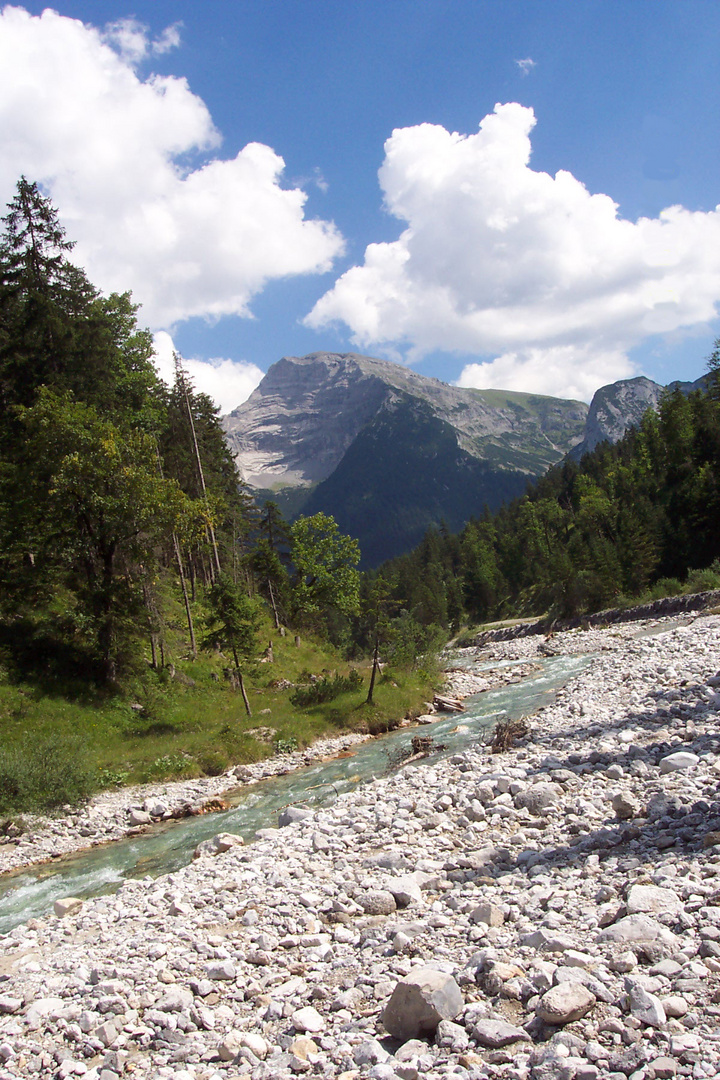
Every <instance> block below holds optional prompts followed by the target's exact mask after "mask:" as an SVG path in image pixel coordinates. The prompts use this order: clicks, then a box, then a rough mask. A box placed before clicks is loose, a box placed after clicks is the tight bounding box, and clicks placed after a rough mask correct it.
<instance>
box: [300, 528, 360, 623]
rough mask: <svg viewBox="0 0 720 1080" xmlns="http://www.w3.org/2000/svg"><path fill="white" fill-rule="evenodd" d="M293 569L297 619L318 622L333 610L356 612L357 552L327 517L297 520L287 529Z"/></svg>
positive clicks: (346, 612)
mask: <svg viewBox="0 0 720 1080" xmlns="http://www.w3.org/2000/svg"><path fill="white" fill-rule="evenodd" d="M290 540H291V548H290V554H291V558H292V562H293V565H294V567H295V582H294V587H293V600H294V604H295V609H296V612H297V613H298V614H299V615H300V616H305V617H308V618H310V619H311V620H312V618H313V616H319V617H320V618H321V619H322V618H325V619H327V617H328V616H329V615H330V614H331V613H332V611H333V610H335V611H338V612H340V613H341V614H343V615H351V614H353V613H354V612H355V611H357V608H358V603H359V593H360V574H359V572H358V569H357V565H358V563H359V561H360V548H359V546H358V543H357V540H353V538H352V537H350V536H345V535H344V534H343V533H341V532H340V530H339V529H338V526H337V523H336V522H335V520H334V519H333V518H332V517H329V516H328V515H327V514H314V515H313V516H312V517H300V518H298V519H297V521H296V522H295V523H294V524H293V525H292V526H291V529H290Z"/></svg>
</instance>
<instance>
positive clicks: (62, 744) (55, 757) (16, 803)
mask: <svg viewBox="0 0 720 1080" xmlns="http://www.w3.org/2000/svg"><path fill="white" fill-rule="evenodd" d="M94 779H95V778H94V777H93V774H92V771H91V770H90V768H89V767H88V765H87V762H86V759H85V755H84V752H83V748H82V746H81V744H80V743H79V742H77V741H74V740H72V741H61V740H60V739H47V740H45V741H43V742H36V741H35V740H33V739H30V738H25V739H23V741H22V742H21V743H19V744H18V745H17V746H10V747H7V748H5V749H3V750H1V751H0V813H7V812H9V811H13V810H35V811H47V810H53V809H54V808H56V807H58V806H63V805H64V804H65V803H70V804H75V803H78V802H82V801H83V800H84V799H86V798H88V796H89V795H90V794H91V793H92V791H93V789H94V787H95V783H94Z"/></svg>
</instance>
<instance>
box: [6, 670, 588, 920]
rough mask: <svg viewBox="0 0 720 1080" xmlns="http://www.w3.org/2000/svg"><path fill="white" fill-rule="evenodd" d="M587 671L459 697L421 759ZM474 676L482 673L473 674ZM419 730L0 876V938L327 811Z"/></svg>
mask: <svg viewBox="0 0 720 1080" xmlns="http://www.w3.org/2000/svg"><path fill="white" fill-rule="evenodd" d="M460 663H462V661H460ZM588 663H589V658H588V657H587V656H579V657H578V656H575V657H567V656H554V657H549V658H548V659H546V660H543V661H542V663H541V665H540V669H539V670H538V671H537V672H535V673H534V674H532V675H530V676H529V677H527V678H525V679H523V680H522V681H520V682H517V683H513V684H511V685H509V686H504V687H501V688H499V689H497V690H489V691H485V692H484V693H482V694H476V695H475V696H474V697H471V698H467V699H466V700H465V709H466V711H465V712H464V713H460V714H457V713H456V714H453V715H451V716H446V715H445V716H443V718H442V719H440V720H437V721H436V722H435V723H433V724H432V725H429V726H428V727H426V728H423V729H421V733H422V734H424V735H432V737H433V739H434V741H435V742H436V743H443V744H444V745H445V749H444V750H443V751H441V752H440V753H439V754H434V755H433V756H432V758H431V759H430V760H432V761H434V760H437V759H438V758H440V757H444V756H447V755H449V754H456V753H458V752H459V751H462V750H464V749H466V748H467V747H468V746H470V745H474V744H477V743H478V742H483V741H485V740H487V739H488V737H489V736H490V733H491V732H492V729H493V727H494V726H495V724H496V723H497V722H498V721H499V720H505V719H508V718H512V719H515V718H518V717H520V716H528V715H530V714H532V713H534V712H536V711H537V709H539V708H540V707H541V706H542V705H547V704H549V703H550V702H551V701H552V699H553V696H554V694H555V692H556V691H557V690H558V689H559V688H560V687H561V686H563V685H564V684H565V683H566V682H567V681H568V679H570V678H571V677H572V676H573V675H575V674H577V673H578V672H579V671H580V670H581V669H582V668H584V667H586V666H587V664H588ZM468 666H470V664H468ZM488 666H492V667H497V666H498V665H497V664H494V665H488ZM473 670H474V671H481V670H482V668H481V667H478V666H475V667H473ZM419 730H420V729H418V728H410V729H408V728H404V729H401V730H399V731H394V732H392V733H390V734H389V735H386V736H383V737H382V738H378V739H371V740H368V741H367V742H364V743H360V744H358V746H356V747H354V748H353V751H354V752H353V753H352V755H351V756H349V757H341V758H334V759H332V760H330V761H318V762H316V763H315V764H313V765H310V766H307V767H306V768H303V769H297V770H295V771H293V772H290V773H287V774H286V775H284V776H278V777H274V778H272V779H269V780H264V781H261V782H260V783H257V784H252V785H246V786H244V787H240V788H238V789H237V790H236V791H235V792H233V793H232V797H231V801H232V802H233V803H234V805H233V807H232V809H230V810H226V811H223V812H222V813H218V814H208V815H204V816H202V817H192V818H185V819H183V820H181V821H173V822H168V823H167V824H164V825H159V826H157V827H155V828H154V829H152V830H151V831H150V832H148V833H145V834H142V835H140V836H133V837H131V838H129V839H126V840H118V841H116V842H115V843H112V844H107V845H104V846H101V847H95V848H89V849H86V850H85V851H81V852H79V853H78V854H76V855H72V856H68V857H66V858H63V859H57V860H55V861H53V862H52V863H45V864H42V865H38V866H34V867H30V868H28V869H26V870H22V871H16V872H13V873H10V874H4V875H2V876H0V933H7V932H8V930H11V929H12V927H13V926H17V925H18V924H19V923H23V922H26V921H27V920H28V919H30V918H34V917H38V916H41V915H44V914H47V913H48V911H50V910H52V905H53V901H55V900H57V899H59V898H61V897H64V896H84V897H87V896H97V895H99V894H101V893H108V892H113V891H114V890H115V889H117V888H118V887H119V886H120V884H121V883H122V882H123V881H124V880H125V878H133V877H134V878H142V877H146V876H151V877H158V876H160V875H161V874H166V873H169V872H171V871H173V870H177V869H179V868H180V867H181V866H185V865H187V863H189V862H190V861H191V859H192V853H193V850H194V849H195V847H196V846H197V844H198V843H199V842H200V841H201V840H205V839H207V838H208V837H210V836H214V835H215V834H216V833H218V832H234V833H239V834H240V835H241V836H242V837H243V838H244V839H245V840H246V841H249V840H252V838H253V837H254V835H255V833H256V831H257V830H258V829H262V828H268V827H271V826H275V825H276V824H277V815H278V812H279V811H280V810H281V809H282V808H283V807H285V806H287V805H288V804H290V803H299V804H302V805H306V806H320V805H325V804H328V803H332V802H334V801H335V800H336V799H337V798H338V796H339V795H340V794H342V793H343V792H345V791H349V790H352V789H354V788H357V787H358V786H359V785H361V784H363V783H366V782H367V781H369V780H372V779H373V778H375V777H377V776H382V775H386V774H387V773H388V772H389V771H391V770H392V768H393V761H396V760H397V759H398V757H399V753H400V752H401V751H402V749H403V748H406V747H408V746H409V745H410V742H411V740H412V738H413V736H414V735H416V734H418V731H419ZM229 801H230V800H229Z"/></svg>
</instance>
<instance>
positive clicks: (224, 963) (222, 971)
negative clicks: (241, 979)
mask: <svg viewBox="0 0 720 1080" xmlns="http://www.w3.org/2000/svg"><path fill="white" fill-rule="evenodd" d="M205 974H206V975H207V977H208V979H215V980H217V981H220V982H232V981H233V980H234V979H235V978H236V976H237V968H236V967H235V964H234V963H233V961H232V960H219V961H217V962H215V963H212V964H207V965H206V967H205Z"/></svg>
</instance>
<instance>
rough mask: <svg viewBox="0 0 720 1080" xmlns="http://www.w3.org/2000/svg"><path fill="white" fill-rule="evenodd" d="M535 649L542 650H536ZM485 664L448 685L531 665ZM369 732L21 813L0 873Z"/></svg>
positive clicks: (93, 841)
mask: <svg viewBox="0 0 720 1080" xmlns="http://www.w3.org/2000/svg"><path fill="white" fill-rule="evenodd" d="M463 652H465V653H466V654H467V653H470V652H475V650H463ZM535 655H540V654H536V653H533V656H535ZM482 667H483V670H482V671H479V672H475V671H473V670H471V669H468V668H464V669H462V670H458V669H453V670H451V671H448V672H447V673H446V675H445V686H446V687H447V689H448V692H450V693H451V694H452V695H453V696H454V697H457V698H460V699H462V698H465V697H468V696H470V695H473V694H477V693H480V692H482V691H487V690H492V689H495V688H497V687H500V686H506V685H508V684H512V683H515V682H518V681H519V680H521V679H522V678H524V677H526V676H527V675H529V674H531V672H532V671H533V670H535V669H536V665H534V664H532V663H528V664H518V665H517V666H513V667H511V668H507V667H505V666H503V662H502V658H500V662H499V664H497V665H495V664H492V663H491V664H484V663H482ZM432 709H433V706H432V705H431V704H430V703H428V704H427V710H428V711H427V712H426V713H425V714H424V715H423V716H422V717H420V723H422V724H426V723H430V722H432V720H434V719H437V716H438V714H437V713H435V712H431V711H430V710H432ZM398 723H399V724H400V726H410V724H411V721H407V720H401V719H398ZM373 737H374V736H371V735H368V734H363V733H360V732H347V733H345V734H342V735H339V736H337V737H335V738H330V739H320V740H318V741H317V742H315V743H313V744H312V745H310V746H308V747H306V748H304V749H302V750H295V751H291V752H288V753H283V754H276V755H274V756H273V757H269V758H266V759H265V760H263V761H258V762H253V763H251V764H247V765H238V766H236V767H234V768H232V769H230V770H228V771H227V772H224V773H222V774H220V775H218V776H205V777H199V778H195V779H192V780H178V781H166V782H154V783H151V784H142V785H136V786H132V787H122V788H116V789H110V790H107V791H103V792H100V793H98V794H97V795H95V796H93V797H92V798H91V799H90V800H89V801H88V802H87V803H86V804H85V805H83V806H79V807H76V808H72V809H71V808H69V807H68V808H67V810H66V812H64V813H62V814H58V815H55V816H52V817H50V816H47V815H39V814H38V815H35V814H27V815H24V824H25V829H24V831H23V833H22V834H21V835H19V836H11V837H0V874H3V873H8V872H11V871H13V870H21V869H23V868H26V867H29V866H33V865H34V864H36V863H46V862H50V861H52V860H55V859H60V858H62V857H63V856H67V855H73V854H76V853H78V852H81V851H84V850H86V849H87V848H90V847H96V846H99V845H105V844H111V843H114V842H116V841H118V840H122V839H124V838H127V837H132V836H136V835H139V834H141V833H144V832H147V831H148V830H149V829H152V828H153V827H154V826H155V825H158V824H162V823H164V822H166V821H168V820H171V819H173V818H181V817H185V816H192V815H196V814H206V813H214V812H216V811H218V810H222V809H224V808H225V806H226V804H227V802H228V801H230V802H231V801H232V800H233V798H234V797H235V796H236V795H237V791H238V788H240V787H243V788H245V787H246V786H247V785H252V784H257V783H262V781H264V780H268V779H270V778H272V777H275V776H285V775H287V774H288V773H291V772H294V771H296V770H297V769H303V768H307V767H308V766H309V765H312V764H314V763H316V762H318V761H324V760H327V759H331V758H334V757H337V756H338V755H342V754H350V753H352V750H353V747H355V746H358V745H359V744H360V743H363V742H365V741H367V740H368V739H371V738H373ZM380 737H382V736H380Z"/></svg>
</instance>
